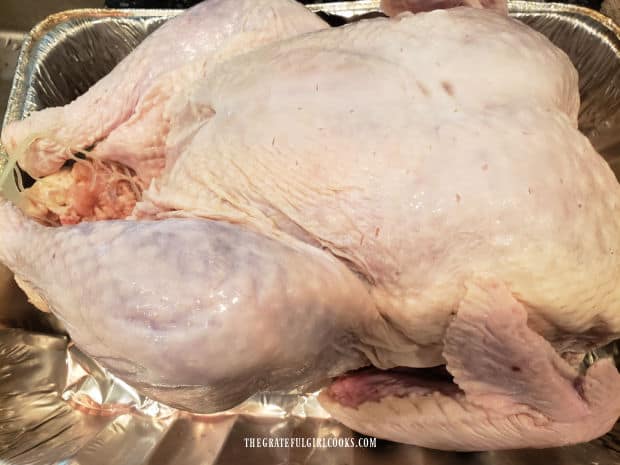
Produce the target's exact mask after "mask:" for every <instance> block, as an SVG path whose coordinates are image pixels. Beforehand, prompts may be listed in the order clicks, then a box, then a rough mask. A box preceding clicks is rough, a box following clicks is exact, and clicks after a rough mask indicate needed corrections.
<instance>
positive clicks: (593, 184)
mask: <svg viewBox="0 0 620 465" xmlns="http://www.w3.org/2000/svg"><path fill="white" fill-rule="evenodd" d="M407 3H408V2H396V1H394V2H384V4H385V9H386V11H387V12H389V13H391V14H396V16H394V17H392V18H389V19H388V18H375V19H371V20H365V21H360V22H357V23H354V24H350V25H346V26H343V27H339V28H328V27H327V26H326V25H325V24H324V23H323V22H322V21H321V20H319V19H318V18H317V17H315V16H314V15H313V14H311V13H309V12H308V11H306V10H305V9H304V8H302V7H301V6H299V5H297V4H295V3H294V2H292V1H288V0H261V1H250V0H247V1H237V0H234V1H233V0H219V1H218V0H211V1H207V2H205V3H203V4H202V5H199V6H198V7H196V8H195V9H193V10H190V11H188V12H187V13H185V14H184V15H181V16H180V17H178V18H176V19H174V20H172V21H170V22H169V23H167V24H166V25H165V26H164V27H162V28H161V29H160V30H158V31H157V32H155V33H154V34H153V35H152V36H151V37H150V38H149V39H147V40H146V41H145V42H144V43H143V44H142V45H141V46H140V47H138V48H137V49H136V50H135V52H134V53H133V54H131V55H130V56H129V57H128V58H127V59H125V60H124V61H123V62H122V63H121V64H119V65H118V67H117V68H116V69H115V70H114V71H113V72H112V73H111V74H110V75H108V76H107V77H106V78H104V79H102V80H101V81H100V82H99V83H98V84H97V85H95V86H94V87H93V88H92V89H91V90H90V91H89V92H88V93H86V94H85V95H84V96H82V97H80V98H79V99H78V100H76V101H75V102H73V103H71V104H70V105H68V106H66V107H63V108H55V109H47V110H43V111H41V112H39V113H35V114H33V115H31V116H30V117H29V118H27V119H26V120H24V121H21V122H16V123H13V124H11V125H9V126H7V127H6V128H5V130H4V132H3V134H2V141H3V143H4V145H5V147H6V148H7V149H8V151H9V153H10V154H11V155H13V156H15V157H17V158H18V161H19V163H20V165H21V167H22V168H23V169H24V170H26V171H28V172H29V173H31V174H32V175H34V176H37V177H42V179H40V180H39V182H38V183H46V182H47V183H48V185H49V186H51V187H49V189H51V190H52V191H54V192H53V193H54V195H51V194H49V192H50V191H49V189H48V190H46V189H43V188H40V190H41V191H42V192H43V193H39V194H37V195H35V196H33V197H34V198H35V200H36V202H34V201H33V200H32V198H31V199H30V200H29V201H24V205H25V207H26V208H25V209H26V210H27V211H29V212H34V213H35V214H36V215H38V218H39V220H45V221H47V222H52V223H54V222H56V223H58V222H60V223H63V222H64V223H76V222H78V223H80V224H77V225H73V226H69V225H67V226H61V227H46V226H43V225H41V224H40V223H39V222H37V221H34V220H33V219H29V218H27V216H25V215H24V214H23V213H22V212H20V211H19V210H18V209H17V208H16V207H15V206H14V205H12V204H11V203H10V202H8V201H4V202H3V203H2V205H0V221H2V224H3V228H2V234H1V235H0V261H2V262H3V263H5V264H6V265H7V266H8V267H10V268H11V270H13V271H14V273H15V275H16V277H17V278H18V280H19V282H20V283H22V285H23V287H24V288H25V289H27V290H28V292H29V293H30V295H31V296H33V298H36V299H38V302H39V306H41V307H42V308H45V309H48V310H50V311H52V312H53V313H54V314H55V315H57V316H58V317H59V318H60V319H61V320H62V321H63V322H64V323H65V325H66V327H67V328H68V331H69V333H70V334H71V336H72V338H73V339H74V341H75V343H76V344H77V345H78V346H79V347H80V348H81V349H82V350H84V351H85V352H86V353H88V354H90V355H91V356H92V357H94V358H95V359H97V360H98V361H100V362H101V363H102V364H103V365H104V366H106V367H107V368H108V369H110V370H111V371H112V372H113V373H115V374H117V375H119V376H121V377H122V378H123V379H125V380H126V381H127V382H129V383H131V384H132V385H134V386H136V387H137V388H138V389H140V390H141V391H142V392H144V393H146V394H148V395H149V396H151V397H153V398H155V399H157V400H160V401H163V402H166V403H168V404H170V405H173V406H175V407H178V408H182V409H188V410H192V411H198V412H215V411H219V410H222V409H226V408H229V407H232V406H234V405H236V404H238V403H239V402H241V401H243V400H244V399H246V398H247V397H248V396H250V395H252V394H254V393H255V392H257V391H264V390H295V389H296V390H298V391H309V390H311V389H316V388H317V387H321V386H323V387H324V389H323V391H322V393H321V396H320V399H321V402H322V404H323V405H324V406H325V408H326V409H327V410H328V411H329V412H330V413H331V414H332V415H333V416H334V417H335V418H336V419H338V420H340V421H342V422H343V423H345V424H346V425H348V426H350V427H352V428H354V429H356V430H358V431H360V432H363V433H366V434H371V435H375V436H378V437H382V438H386V439H391V440H396V441H402V442H408V443H412V444H417V445H422V446H427V447H434V448H439V449H452V450H483V449H504V448H520V447H549V446H558V445H564V444H571V443H576V442H581V441H587V440H590V439H593V438H595V437H598V436H600V435H602V434H604V433H606V432H607V431H609V430H610V429H611V427H612V426H613V424H614V423H615V422H616V420H617V419H618V416H619V415H620V396H619V395H618V391H617V386H618V385H619V383H620V376H619V375H618V372H617V370H616V368H615V366H614V365H613V363H612V361H611V360H607V359H601V360H598V361H597V362H596V363H594V364H593V365H592V366H590V367H589V368H588V370H587V371H585V372H584V371H582V370H579V368H578V366H577V365H578V364H577V363H575V360H578V359H579V357H580V356H581V355H582V354H583V353H585V352H586V351H588V350H591V349H593V348H595V347H597V346H599V345H602V344H605V343H607V342H609V341H611V340H613V339H615V338H618V336H620V289H619V288H618V286H617V283H618V281H619V278H620V276H619V275H620V250H619V243H620V186H619V185H618V182H617V181H616V178H615V177H614V174H613V173H612V171H611V170H610V168H609V167H608V165H607V164H606V163H605V161H604V160H603V159H602V158H601V157H600V156H599V155H598V154H597V153H596V152H595V150H594V149H593V148H592V146H591V144H590V143H589V141H588V140H587V139H586V138H585V137H584V136H583V135H582V134H581V133H580V132H579V130H578V128H577V113H578V109H579V94H578V87H577V81H578V76H577V73H576V71H575V69H574V68H573V66H572V64H571V63H570V61H569V59H568V58H567V56H566V55H565V54H564V53H563V52H561V51H560V50H558V49H557V48H555V47H554V46H553V45H552V44H551V43H550V42H549V41H548V40H547V39H546V38H545V37H543V36H542V35H540V34H538V33H537V32H535V31H533V30H531V29H529V28H528V27H526V26H525V25H523V24H521V23H519V22H517V21H515V20H513V19H510V18H508V17H507V16H506V15H505V14H504V13H503V12H504V11H505V5H503V6H502V5H495V4H492V5H488V4H484V3H482V4H476V5H477V6H492V7H493V8H491V9H489V8H485V9H481V8H472V7H456V8H450V9H439V10H434V11H430V12H420V13H416V14H412V13H411V12H407V11H405V12H402V13H401V10H402V9H412V10H414V11H423V10H427V9H432V8H422V7H420V3H419V2H409V3H410V5H413V6H410V7H408V6H407ZM399 5H400V6H399ZM403 5H404V6H403ZM472 5H473V3H472ZM476 5H474V6H476ZM439 6H444V7H445V6H451V5H447V4H446V5H443V4H442V5H439ZM173 36H174V37H175V38H176V39H175V40H174V41H171V40H169V39H170V37H173ZM179 38H182V39H179ZM179 40H181V41H182V43H183V44H186V46H179ZM120 83H122V85H119V84H120ZM111 89H122V90H121V92H120V93H118V94H115V93H113V92H112V90H111ZM95 108H97V109H98V111H94V109H95ZM78 152H80V153H81V154H82V156H83V157H85V160H81V159H79V158H78V161H76V162H75V163H74V164H73V165H72V166H71V167H64V168H63V165H64V164H65V162H66V161H67V160H70V159H72V158H76V155H75V154H76V153H78ZM75 170H81V172H78V173H74V171H75ZM84 173H90V174H84ZM114 173H116V174H114ZM81 176H82V177H81ZM84 176H86V178H84ZM88 176H90V178H88ZM119 176H120V178H119ZM121 178H122V179H121ZM84 179H89V180H90V181H91V182H83V181H84ZM118 179H121V181H122V182H124V183H126V184H125V189H124V190H123V189H121V190H120V191H119V192H120V194H117V190H118V189H120V188H119V186H118V183H117V181H118ZM46 180H47V181H46ZM93 180H94V181H93ZM97 180H99V181H101V182H99V181H97ZM121 181H119V182H121ZM38 183H37V184H38ZM80 183H81V184H80ZM115 183H116V184H115ZM37 184H35V186H36V185H37ZM111 186H115V187H111ZM129 187H133V189H132V190H131V191H132V192H133V197H132V194H131V193H130V192H129V190H128V189H129ZM45 192H47V193H45ZM115 195H118V197H120V198H122V199H123V200H122V201H121V202H119V203H122V204H123V206H122V208H120V207H119V208H117V209H115V208H107V209H106V208H104V207H106V206H107V207H110V206H112V207H115V206H116V207H118V205H117V204H116V203H115V202H113V199H114V198H115ZM58 198H61V201H58V200H57V199H58ZM85 198H86V199H89V200H88V202H87V204H88V205H87V206H86V207H85V208H82V207H83V205H82V204H81V202H84V199H85ZM110 199H112V200H110ZM28 202H30V203H28ZM32 202H34V203H35V204H36V208H35V209H34V210H33V208H34V207H33V205H32ZM59 204H62V205H61V206H62V208H61V209H60V210H59V209H58V207H59ZM128 205H129V207H128ZM78 206H79V208H78ZM54 209H56V210H54ZM127 215H128V216H127ZM63 219H64V220H63ZM84 220H99V221H84Z"/></svg>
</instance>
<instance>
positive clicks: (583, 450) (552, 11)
mask: <svg viewBox="0 0 620 465" xmlns="http://www.w3.org/2000/svg"><path fill="white" fill-rule="evenodd" d="M378 3H379V0H361V1H358V2H347V3H330V4H325V5H312V6H311V9H312V10H314V11H317V12H318V11H321V12H323V13H324V14H325V13H326V14H329V15H332V16H331V17H332V18H334V17H335V16H340V17H342V18H344V19H343V21H344V20H350V19H351V18H354V17H356V16H360V15H365V14H368V13H370V12H373V11H377V9H378ZM510 12H511V15H513V16H514V17H516V18H518V19H520V20H522V21H524V22H525V23H527V24H529V25H530V26H532V27H533V28H535V29H537V30H539V31H541V32H542V33H544V34H545V35H547V36H548V37H549V38H550V39H551V40H552V41H553V42H554V43H555V44H556V45H557V46H559V47H560V48H562V49H563V50H564V51H565V52H566V53H567V54H568V55H569V57H570V58H571V60H572V61H573V63H574V64H575V66H576V67H577V69H578V71H579V74H580V93H581V97H582V108H581V114H580V127H581V129H582V130H583V131H584V133H585V134H586V135H588V137H589V138H590V140H591V141H592V143H593V145H594V146H595V147H596V148H597V150H598V151H599V152H600V153H601V154H602V155H603V156H604V157H605V158H606V159H607V160H608V161H609V162H610V164H611V166H612V168H613V169H614V171H615V172H616V174H617V175H619V174H620V28H619V27H618V25H616V24H615V23H614V22H613V21H612V20H610V19H609V18H606V17H605V16H602V15H600V14H598V13H596V12H593V11H591V10H587V9H584V8H580V7H576V6H572V5H561V4H548V3H529V2H512V3H510ZM176 14H178V11H165V10H149V11H144V10H134V11H116V10H75V11H70V12H64V13H60V14H57V15H54V16H51V17H50V18H48V19H47V20H45V21H44V22H42V23H41V24H39V25H38V26H37V27H35V29H33V31H32V32H31V33H30V34H29V36H28V37H27V38H26V40H25V42H24V46H23V49H22V52H21V55H20V60H19V63H18V69H17V73H16V76H15V80H14V82H13V88H12V93H11V97H10V100H9V104H8V109H7V114H6V117H5V124H6V123H8V122H10V121H13V120H15V119H22V118H23V117H24V116H25V115H27V114H28V113H29V112H31V111H34V110H38V109H41V108H44V107H47V106H57V105H63V104H65V103H68V102H69V101H71V100H73V99H74V98H75V97H76V96H78V95H79V94H81V93H83V92H84V91H86V90H87V89H88V88H89V87H90V86H91V85H92V84H93V83H94V82H96V81H97V80H98V79H100V78H101V77H103V76H104V75H105V74H107V73H108V72H109V71H110V70H111V69H112V68H113V67H114V65H115V64H116V63H118V62H119V61H120V60H121V59H122V58H123V57H124V56H125V55H127V54H128V53H129V52H130V51H131V50H132V49H133V48H135V47H136V46H137V45H138V44H139V43H140V41H141V40H142V39H144V37H146V35H147V34H149V33H150V32H152V31H153V30H154V29H155V28H157V27H158V26H159V25H161V24H162V23H163V22H164V21H165V20H166V19H168V18H170V17H172V16H174V15H176ZM6 161H7V158H6V155H5V154H4V153H3V152H2V150H1V147H0V163H1V165H0V166H3V167H4V169H7V167H6ZM0 271H1V270H0ZM4 274H6V273H4ZM4 274H2V276H4ZM6 282H7V280H6V279H2V280H0V287H2V286H3V285H4V284H5V283H6ZM4 296H8V297H4ZM2 297H4V298H5V301H0V465H3V464H4V463H9V464H11V465H13V464H14V465H22V464H45V465H48V464H49V465H52V464H55V465H99V464H119V465H134V464H135V465H172V464H182V465H194V464H195V465H198V464H200V465H211V464H234V465H237V464H245V463H248V464H259V465H260V464H316V465H330V464H334V465H335V464H342V465H344V464H347V465H366V464H368V465H370V464H380V463H389V464H411V465H418V464H419V465H422V464H425V465H443V464H464V463H467V464H502V465H520V464H545V465H546V464H552V465H556V464H557V465H584V464H588V465H612V464H614V465H617V464H620V424H618V425H617V426H616V428H614V430H613V431H612V432H610V433H609V434H607V435H606V436H604V437H603V438H600V439H598V440H596V441H592V442H590V443H587V444H580V445H576V446H572V447H563V448H558V449H547V450H517V451H502V452H481V453H453V452H441V451H433V450H428V449H423V448H419V447H414V446H407V445H403V444H395V443H390V442H387V441H380V440H379V441H378V442H377V447H365V448H351V447H323V446H322V445H317V446H313V447H260V448H258V447H254V448H251V447H247V443H246V442H247V440H248V439H249V438H255V439H256V438H282V439H283V438H291V437H292V438H303V439H307V438H343V439H350V438H354V439H355V440H357V439H359V438H361V439H364V438H363V437H361V436H360V435H358V434H357V433H355V432H353V431H351V430H350V429H348V428H346V427H344V426H343V425H341V424H339V423H337V422H335V421H334V420H332V419H330V418H329V415H328V414H327V413H326V412H325V411H324V410H323V409H322V408H321V406H320V405H319V404H318V402H317V399H316V395H315V394H309V395H305V396H299V395H292V394H282V393H269V394H267V393H263V394H258V395H256V396H255V397H253V398H252V399H250V400H248V401H247V402H245V403H244V404H242V405H240V406H239V407H237V408H235V409H233V410H230V411H227V412H223V413H220V414H216V415H191V414H188V413H186V412H180V411H177V410H174V409H171V408H169V407H167V406H165V405H162V404H159V403H157V402H154V401H152V400H151V399H148V398H146V397H144V396H142V395H140V394H139V393H138V392H136V391H135V390H134V389H132V388H131V387H130V386H128V385H127V384H125V383H124V382H123V381H122V380H121V379H118V378H116V377H114V376H112V375H111V374H109V373H107V372H106V370H105V369H103V368H101V367H100V366H99V365H98V364H97V363H96V362H94V361H93V360H92V359H90V358H88V357H87V356H86V355H84V354H83V353H81V352H80V351H79V349H78V348H77V347H75V346H74V345H72V343H71V342H70V341H69V339H68V338H67V337H66V335H63V332H62V327H61V325H59V323H58V322H57V321H56V320H55V319H54V318H53V317H51V316H49V315H48V314H42V313H39V312H33V311H32V310H26V309H22V307H23V302H21V301H20V300H19V298H18V297H17V294H16V293H14V292H10V293H9V292H4V289H3V288H2V289H0V298H2ZM7 314H8V315H9V316H8V317H7V316H6V315H7ZM46 319H47V321H45V320H46ZM10 322H18V323H19V326H20V327H21V328H22V329H17V328H6V326H7V323H10ZM3 327H4V328H3ZM23 328H25V329H23ZM33 331H45V332H47V333H48V334H45V333H41V332H38V333H35V332H33ZM610 355H611V356H614V357H615V358H616V360H617V361H619V360H620V351H619V350H618V345H617V344H615V343H614V344H610V345H609V346H607V347H604V348H601V349H600V350H598V351H596V352H594V353H592V354H589V355H588V356H587V357H586V359H585V360H584V365H585V366H587V365H589V364H590V363H592V362H593V360H595V359H596V358H597V357H601V356H610Z"/></svg>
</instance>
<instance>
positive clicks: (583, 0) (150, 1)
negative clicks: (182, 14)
mask: <svg viewBox="0 0 620 465" xmlns="http://www.w3.org/2000/svg"><path fill="white" fill-rule="evenodd" d="M0 1H2V0H0ZM298 1H299V2H300V3H303V4H305V5H307V4H310V3H327V2H330V1H342V0H298ZM348 1H352V0H348ZM556 1H558V3H572V4H575V5H581V6H586V7H589V8H593V9H595V10H599V9H600V8H601V1H602V0H568V1H562V0H556ZM105 3H106V6H108V7H110V8H188V7H190V6H192V5H195V4H196V3H200V0H105Z"/></svg>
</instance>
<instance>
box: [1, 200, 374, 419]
mask: <svg viewBox="0 0 620 465" xmlns="http://www.w3.org/2000/svg"><path fill="white" fill-rule="evenodd" d="M0 218H1V219H2V224H3V226H4V227H3V233H2V239H1V241H0V242H1V244H0V249H1V252H0V260H1V261H2V262H3V263H5V264H7V266H9V267H10V268H11V270H13V272H14V273H15V275H16V277H17V278H18V279H19V280H20V281H23V282H25V283H26V284H27V287H28V288H29V289H30V290H31V291H32V292H34V293H36V294H38V295H40V296H41V297H42V298H43V301H44V302H45V304H46V307H47V308H49V309H51V310H52V311H53V312H54V313H55V314H56V316H58V317H59V318H60V319H61V321H62V322H63V323H64V324H65V326H66V328H67V330H68V331H69V333H70V334H71V336H72V338H73V339H74V341H75V342H76V344H77V345H78V346H79V347H80V348H81V349H82V350H84V351H85V352H86V353H88V354H90V355H91V356H93V357H94V358H96V359H97V360H99V361H100V362H102V363H103V364H104V365H105V366H107V367H108V368H110V369H111V370H112V371H113V372H114V373H116V374H118V375H119V376H122V377H123V379H125V380H127V381H128V382H130V383H132V384H134V385H135V386H137V387H138V388H141V389H142V390H143V391H145V392H148V393H149V394H150V395H152V396H153V397H154V398H156V399H159V400H162V401H165V402H167V403H168V404H171V405H173V406H179V407H184V408H191V409H192V410H194V411H198V412H216V411H221V410H224V409H227V408H230V407H232V406H234V405H236V404H238V403H240V402H241V401H243V400H245V399H246V398H247V397H249V396H250V395H252V394H253V393H255V392H257V391H259V390H288V389H293V388H298V387H300V386H301V387H304V386H305V385H310V384H313V383H317V382H318V383H321V382H323V383H324V382H325V380H326V379H328V378H329V377H333V376H337V375H339V374H341V373H343V372H345V371H347V370H350V369H354V368H359V367H360V366H363V365H364V364H366V363H368V362H367V359H366V358H365V357H364V356H363V354H362V353H361V352H360V351H359V350H357V349H356V346H358V347H359V346H361V344H360V343H359V335H360V334H361V333H362V332H363V330H362V328H363V327H364V326H376V325H380V324H382V323H381V320H380V317H379V316H378V314H377V313H376V310H375V309H374V306H373V305H372V302H371V300H370V297H369V294H368V291H367V289H365V288H364V286H363V285H362V283H361V282H359V280H358V279H357V277H356V276H355V275H353V273H351V272H350V271H349V270H348V269H347V268H346V267H345V266H344V265H343V264H341V263H339V262H338V261H337V260H336V259H335V258H333V257H331V256H329V255H328V254H323V253H322V252H321V251H318V250H316V249H314V248H312V247H310V246H307V245H304V244H294V245H293V244H291V245H287V244H284V243H282V242H279V241H275V240H273V239H269V238H267V237H264V236H261V235H258V234H255V233H252V232H248V231H244V230H243V229H240V228H236V227H234V226H231V225H228V224H226V223H221V222H214V221H206V220H196V219H171V220H166V221H139V222H135V221H110V222H94V223H81V224H80V225H77V226H74V227H70V226H66V227H60V228H46V227H43V226H40V225H39V224H37V223H34V222H32V220H27V219H26V218H25V217H24V216H23V215H22V214H21V212H19V210H17V209H16V208H15V207H14V206H12V205H11V204H10V203H8V202H4V203H3V204H2V205H1V206H0ZM352 316H355V318H352Z"/></svg>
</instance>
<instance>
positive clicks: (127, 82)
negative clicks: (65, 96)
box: [2, 0, 327, 181]
mask: <svg viewBox="0 0 620 465" xmlns="http://www.w3.org/2000/svg"><path fill="white" fill-rule="evenodd" d="M325 27H327V25H326V24H325V23H324V22H323V21H322V20H321V19H320V18H318V17H317V16H316V15H314V14H312V13H310V12H309V11H308V10H306V9H305V8H304V7H303V6H301V5H300V4H298V3H296V2H294V1H293V0H236V1H230V0H210V1H207V2H204V3H201V4H199V5H197V6H195V7H194V8H191V9H190V10H188V11H187V12H186V13H185V14H183V15H181V16H179V17H178V18H175V19H174V20H173V21H170V22H168V23H166V24H164V25H163V26H162V27H161V28H159V29H158V30H157V31H155V32H154V33H153V34H151V35H150V36H149V37H148V38H147V39H146V40H145V41H144V42H143V43H142V44H141V45H140V47H139V48H137V49H136V50H135V51H134V52H133V53H131V54H130V55H129V56H128V57H127V58H125V59H124V60H123V61H122V62H121V63H120V64H119V65H118V66H117V67H116V68H115V69H114V70H113V71H112V72H111V73H110V74H109V75H108V76H106V77H105V78H104V79H102V80H101V81H99V82H98V83H97V84H96V85H95V86H93V87H92V88H91V89H90V90H89V91H88V92H87V93H86V94H85V95H83V96H81V97H79V98H78V99H76V100H75V101H74V102H72V103H71V104H69V105H67V106H65V107H58V108H49V109H45V110H43V111H40V112H37V113H35V114H33V115H32V116H31V117H30V118H28V119H26V120H24V121H20V122H15V123H13V124H10V125H8V126H7V127H6V128H5V129H4V131H3V132H2V143H3V144H4V146H5V148H6V150H7V151H8V152H9V153H18V154H19V160H18V161H19V164H20V166H21V167H22V168H23V169H24V170H26V171H27V172H28V173H30V174H31V175H32V176H36V177H41V176H46V175H49V174H52V173H54V172H56V171H57V170H58V169H59V168H60V167H61V166H62V164H63V163H64V162H65V161H66V160H67V159H68V158H69V156H70V154H71V152H79V151H82V150H84V149H86V148H88V147H90V146H92V145H94V144H97V145H96V147H95V149H94V150H93V151H91V152H90V153H89V157H91V158H96V159H99V160H110V161H116V162H120V163H123V164H125V165H127V166H128V167H130V168H132V169H133V170H135V171H136V172H137V173H138V175H140V176H141V177H142V178H143V179H144V180H145V181H146V180H148V179H150V178H151V177H153V176H156V175H157V174H158V173H159V172H160V171H161V169H162V168H163V167H164V164H165V153H164V150H163V145H164V143H165V138H166V134H167V131H168V129H169V122H168V120H167V117H166V115H165V114H164V112H163V107H164V106H165V104H166V102H167V100H168V99H169V98H170V97H171V96H172V95H174V94H175V93H176V92H179V91H181V90H183V89H184V88H185V87H186V86H187V85H188V84H189V83H190V82H192V80H195V79H197V78H199V76H200V73H201V69H202V68H203V67H206V66H213V65H214V64H216V63H218V62H219V61H221V60H223V59H226V58H229V57H231V56H234V55H238V54H242V53H244V52H246V51H248V50H251V49H253V48H256V47H260V46H261V45H264V44H267V43H270V42H273V41H276V40H282V39H284V38H286V37H291V36H294V35H297V34H303V33H305V32H310V31H316V30H319V29H322V28H325ZM171 46H174V51H173V52H171V51H170V47H171ZM94 108H96V110H97V111H92V110H93V109H94ZM154 128H157V130H156V131H154V130H153V129H154Z"/></svg>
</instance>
